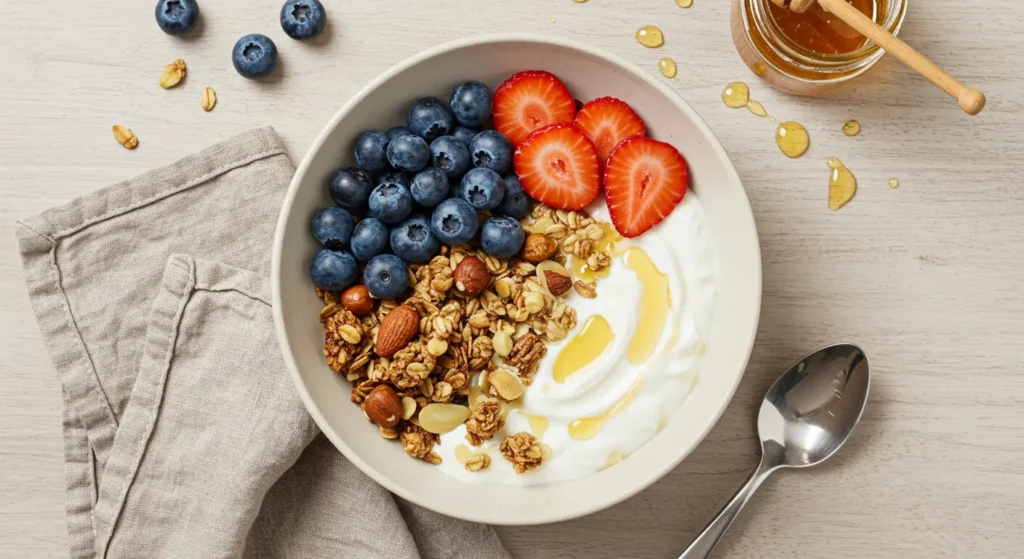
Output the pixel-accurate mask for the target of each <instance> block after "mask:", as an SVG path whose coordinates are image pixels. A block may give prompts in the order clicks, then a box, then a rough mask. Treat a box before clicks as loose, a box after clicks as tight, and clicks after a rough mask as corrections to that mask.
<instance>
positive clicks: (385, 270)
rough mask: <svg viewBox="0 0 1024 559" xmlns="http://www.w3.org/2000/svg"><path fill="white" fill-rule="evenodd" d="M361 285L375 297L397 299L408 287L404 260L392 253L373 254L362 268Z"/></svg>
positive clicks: (407, 275) (407, 274)
mask: <svg viewBox="0 0 1024 559" xmlns="http://www.w3.org/2000/svg"><path fill="white" fill-rule="evenodd" d="M363 285H365V286H366V289H367V291H369V292H370V295H372V296H373V297H375V298H377V299H397V298H398V297H400V296H401V295H402V294H403V293H405V290H406V289H409V272H408V269H407V268H406V267H405V262H402V259H401V258H399V257H397V256H395V255H394V254H381V255H379V256H374V257H373V259H372V260H370V262H369V263H368V264H366V269H365V270H363Z"/></svg>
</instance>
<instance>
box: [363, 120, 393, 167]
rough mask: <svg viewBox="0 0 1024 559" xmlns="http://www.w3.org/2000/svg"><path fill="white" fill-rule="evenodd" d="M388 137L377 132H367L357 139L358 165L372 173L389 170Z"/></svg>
mask: <svg viewBox="0 0 1024 559" xmlns="http://www.w3.org/2000/svg"><path fill="white" fill-rule="evenodd" d="M390 141H391V140H390V139H389V138H388V135H387V134H385V133H383V132H379V131H377V130H367V131H366V132H363V133H362V134H360V135H359V137H358V138H356V149H355V153H356V165H359V168H360V169H362V170H364V171H367V172H370V173H379V172H380V171H383V170H385V169H387V168H388V158H387V151H388V142H390Z"/></svg>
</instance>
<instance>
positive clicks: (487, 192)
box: [461, 167, 505, 210]
mask: <svg viewBox="0 0 1024 559" xmlns="http://www.w3.org/2000/svg"><path fill="white" fill-rule="evenodd" d="M461 195H462V199H463V200H465V201H467V202H469V204H470V205H471V206H473V207H474V208H476V209H478V210H493V209H494V208H497V207H498V206H499V205H500V204H501V199H502V198H504V197H505V182H504V181H502V180H501V175H499V174H498V173H495V172H494V171H492V170H490V169H488V168H486V167H477V168H475V169H470V170H469V172H468V173H466V176H464V177H462V185H461Z"/></svg>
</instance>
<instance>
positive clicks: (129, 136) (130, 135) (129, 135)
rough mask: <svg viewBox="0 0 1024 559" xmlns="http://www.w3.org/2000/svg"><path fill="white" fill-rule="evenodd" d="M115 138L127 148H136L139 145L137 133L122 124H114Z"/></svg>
mask: <svg viewBox="0 0 1024 559" xmlns="http://www.w3.org/2000/svg"><path fill="white" fill-rule="evenodd" d="M114 138H115V139H116V140H117V143H119V144H121V145H122V146H124V147H125V148H126V149H135V148H137V147H139V139H138V138H136V137H135V133H134V132H132V131H131V129H130V128H125V127H124V126H121V125H120V124H115V125H114Z"/></svg>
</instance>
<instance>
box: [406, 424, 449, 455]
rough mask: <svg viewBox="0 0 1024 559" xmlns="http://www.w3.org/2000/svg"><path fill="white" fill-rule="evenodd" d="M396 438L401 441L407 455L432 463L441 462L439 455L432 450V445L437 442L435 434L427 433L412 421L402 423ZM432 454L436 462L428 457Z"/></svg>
mask: <svg viewBox="0 0 1024 559" xmlns="http://www.w3.org/2000/svg"><path fill="white" fill-rule="evenodd" d="M398 439H399V441H400V442H401V443H402V448H403V449H405V452H406V453H408V454H409V456H412V457H413V458H419V459H420V460H424V461H427V462H430V463H432V464H440V463H441V458H440V456H437V454H436V453H434V452H432V451H433V450H434V445H435V444H437V443H438V442H439V437H438V436H437V435H435V434H433V433H429V432H427V431H425V430H423V429H422V428H420V427H419V426H417V425H413V424H412V423H405V424H403V427H402V432H401V433H400V434H399V435H398ZM432 454H433V455H434V456H436V457H437V462H432V461H431V459H428V457H429V456H430V455H432Z"/></svg>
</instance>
